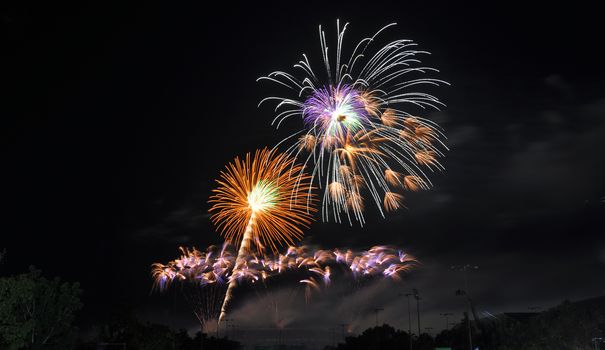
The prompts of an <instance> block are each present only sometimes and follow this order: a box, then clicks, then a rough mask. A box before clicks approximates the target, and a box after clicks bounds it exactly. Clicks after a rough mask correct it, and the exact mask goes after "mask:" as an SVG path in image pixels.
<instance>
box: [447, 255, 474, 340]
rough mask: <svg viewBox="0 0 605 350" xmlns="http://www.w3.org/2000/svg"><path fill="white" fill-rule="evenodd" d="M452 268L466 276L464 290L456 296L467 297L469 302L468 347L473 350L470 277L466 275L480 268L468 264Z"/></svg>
mask: <svg viewBox="0 0 605 350" xmlns="http://www.w3.org/2000/svg"><path fill="white" fill-rule="evenodd" d="M451 268H452V270H458V271H462V272H463V274H464V290H463V291H461V290H458V291H456V295H465V296H466V299H467V301H468V311H467V313H466V320H467V326H468V347H469V349H470V350H473V335H472V332H471V317H470V313H471V311H472V310H471V298H470V296H469V293H468V277H467V275H466V271H467V270H477V269H478V268H479V266H477V265H470V264H466V265H457V266H452V267H451Z"/></svg>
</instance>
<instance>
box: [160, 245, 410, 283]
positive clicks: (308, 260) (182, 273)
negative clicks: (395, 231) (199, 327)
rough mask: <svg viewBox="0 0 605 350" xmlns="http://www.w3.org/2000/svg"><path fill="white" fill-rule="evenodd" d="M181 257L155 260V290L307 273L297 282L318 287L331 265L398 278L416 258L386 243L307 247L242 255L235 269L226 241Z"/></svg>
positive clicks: (328, 276) (329, 273) (359, 274)
mask: <svg viewBox="0 0 605 350" xmlns="http://www.w3.org/2000/svg"><path fill="white" fill-rule="evenodd" d="M180 251H181V256H180V257H179V258H177V259H175V260H172V261H170V262H168V263H167V264H161V263H154V264H153V265H152V275H153V278H154V288H157V289H158V290H160V291H162V290H166V289H167V288H169V287H170V285H171V284H173V283H176V282H185V281H186V282H188V283H193V284H197V285H200V286H205V285H208V284H228V283H229V282H230V281H231V280H237V281H238V282H239V283H243V282H247V283H255V282H258V281H267V280H268V279H270V278H272V277H276V276H280V275H284V274H288V273H293V272H294V273H295V272H298V273H302V274H303V275H307V276H308V277H306V278H305V279H303V280H300V281H299V282H300V283H305V284H308V285H310V286H311V287H312V288H318V286H319V283H320V282H322V283H324V284H326V285H327V284H329V283H330V281H331V276H332V269H333V268H335V267H336V268H340V270H341V271H343V272H349V273H350V275H352V277H353V278H368V277H376V276H384V277H389V278H393V279H396V280H397V279H398V278H399V273H401V272H405V271H408V270H409V269H410V268H412V266H414V265H415V264H416V263H417V261H416V259H415V258H414V257H412V256H411V255H409V254H406V253H404V252H403V251H402V250H400V249H397V248H394V247H389V246H375V247H372V248H371V249H370V250H368V251H363V252H354V251H353V250H351V249H347V250H339V249H334V250H324V249H319V250H313V249H312V248H311V247H308V246H299V247H293V246H292V247H289V248H288V250H287V251H286V252H285V253H284V254H277V255H267V254H265V255H260V256H259V255H257V254H253V253H249V254H246V256H245V257H244V262H243V263H242V266H241V267H240V269H239V270H238V271H236V272H234V267H235V261H236V252H235V248H234V247H233V246H231V245H229V244H226V243H225V244H224V245H223V246H222V247H218V246H210V247H208V248H207V249H206V250H205V251H203V252H202V251H199V250H197V249H196V248H184V247H181V248H180Z"/></svg>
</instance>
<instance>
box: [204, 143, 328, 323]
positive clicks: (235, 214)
mask: <svg viewBox="0 0 605 350" xmlns="http://www.w3.org/2000/svg"><path fill="white" fill-rule="evenodd" d="M216 181H217V183H218V185H219V186H218V188H216V189H215V190H214V195H213V196H211V197H210V203H212V204H213V205H212V207H211V208H210V213H211V214H212V216H211V220H212V222H213V223H214V224H215V225H216V226H217V228H218V229H219V230H220V231H221V233H222V234H223V235H224V236H225V239H226V240H227V241H230V242H231V243H233V244H234V245H238V244H239V251H238V254H237V259H236V260H235V267H234V269H233V272H232V274H231V277H230V280H229V287H228V288H227V293H226V294H225V299H224V301H223V306H222V307H221V315H220V317H219V320H222V319H223V318H224V317H225V314H226V312H227V305H228V303H229V301H230V300H231V296H232V293H233V288H235V286H236V284H237V278H236V277H235V276H238V275H239V272H240V271H243V270H244V269H246V259H245V257H246V256H247V253H248V252H249V251H250V247H251V244H252V242H254V243H255V244H256V246H257V248H258V249H259V250H262V248H263V247H265V246H270V247H271V249H272V250H273V251H274V252H276V251H277V245H280V244H292V243H293V241H294V239H300V238H302V235H303V233H302V230H301V226H302V227H307V226H308V225H309V224H310V223H311V220H312V214H313V212H315V210H316V209H315V208H314V206H313V204H314V201H315V199H314V197H313V196H312V194H311V190H312V188H311V184H310V176H308V175H307V174H306V173H304V172H303V167H302V166H301V165H298V164H296V163H295V162H294V159H293V158H290V157H289V156H287V155H286V154H281V153H276V152H275V151H272V150H267V149H266V148H265V149H263V150H257V151H256V152H255V153H254V157H252V156H251V154H250V153H248V154H246V158H245V159H244V160H240V159H239V158H235V160H234V161H233V163H229V165H227V169H226V170H225V171H222V172H221V177H220V179H218V180H216Z"/></svg>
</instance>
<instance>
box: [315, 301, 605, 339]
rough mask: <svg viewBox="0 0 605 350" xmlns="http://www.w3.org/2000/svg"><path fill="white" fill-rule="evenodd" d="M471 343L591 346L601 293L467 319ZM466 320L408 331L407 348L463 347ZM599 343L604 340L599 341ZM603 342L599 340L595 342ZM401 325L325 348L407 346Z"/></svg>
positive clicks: (598, 331)
mask: <svg viewBox="0 0 605 350" xmlns="http://www.w3.org/2000/svg"><path fill="white" fill-rule="evenodd" d="M470 333H471V336H470V339H471V341H472V345H473V349H475V348H479V349H481V350H484V349H485V350H543V349H549V350H572V349H578V350H579V349H595V348H596V347H595V342H602V341H603V340H602V338H605V336H604V335H605V297H599V298H595V299H589V300H584V301H581V302H575V303H571V302H563V303H562V304H561V305H559V306H556V307H554V308H551V309H549V310H547V311H544V312H540V313H509V314H502V315H498V316H492V317H489V318H482V319H479V320H474V321H471V322H470ZM469 345H470V342H469V322H468V319H466V318H465V319H463V320H461V322H460V323H458V324H456V325H454V326H453V327H452V328H451V329H449V330H443V331H441V332H440V333H439V334H437V335H436V336H434V337H433V336H431V335H429V334H426V333H424V334H421V335H420V336H415V335H413V336H412V349H414V350H434V349H435V348H451V349H453V350H468V349H469ZM603 345H605V344H603ZM601 347H603V346H601ZM409 348H410V337H409V334H408V333H407V332H405V331H401V330H396V329H394V328H393V327H391V326H389V325H383V326H380V327H374V328H370V329H367V330H366V331H364V332H363V333H361V334H360V335H358V336H355V337H347V338H345V342H344V343H341V344H338V345H337V346H336V347H333V346H327V347H326V348H325V350H334V349H337V350H361V349H363V350H372V349H380V350H388V349H398V350H400V349H409Z"/></svg>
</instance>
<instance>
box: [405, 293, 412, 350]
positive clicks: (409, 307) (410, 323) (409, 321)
mask: <svg viewBox="0 0 605 350" xmlns="http://www.w3.org/2000/svg"><path fill="white" fill-rule="evenodd" d="M412 295H413V294H412V293H407V294H405V296H406V297H407V298H408V335H409V336H410V350H412V307H411V306H410V297H411V296H412Z"/></svg>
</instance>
